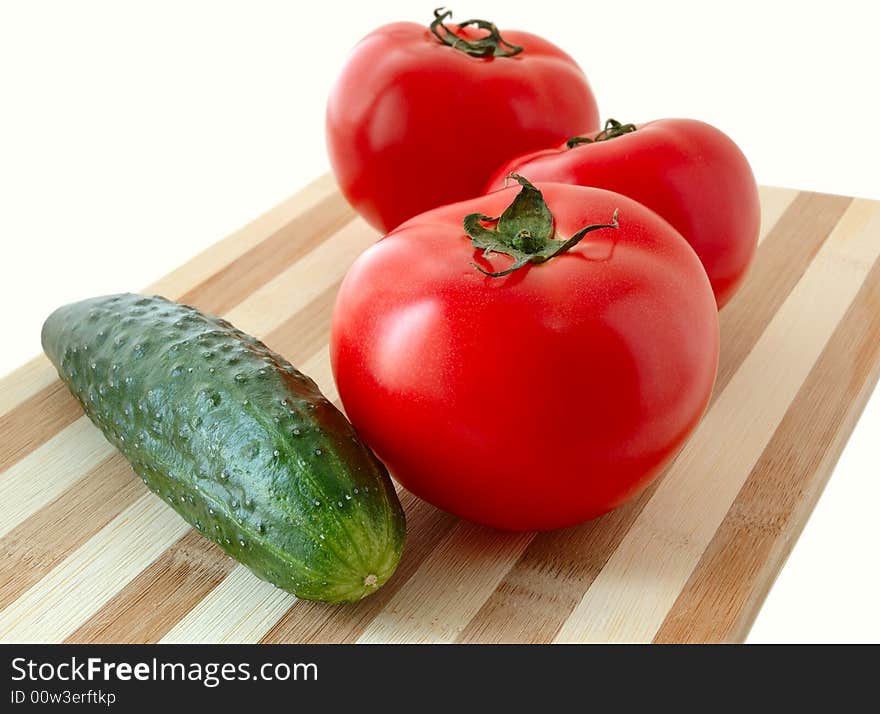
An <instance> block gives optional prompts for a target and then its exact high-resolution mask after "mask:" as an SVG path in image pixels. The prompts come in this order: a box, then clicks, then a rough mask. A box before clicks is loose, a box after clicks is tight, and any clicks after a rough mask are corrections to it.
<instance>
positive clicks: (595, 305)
mask: <svg viewBox="0 0 880 714" xmlns="http://www.w3.org/2000/svg"><path fill="white" fill-rule="evenodd" d="M539 188H540V190H541V191H543V194H544V198H545V199H546V206H549V211H550V213H548V212H547V211H546V206H545V207H544V208H543V209H541V208H540V206H541V205H544V204H543V202H542V201H540V200H539V199H540V193H539V192H538V191H537V190H536V189H535V188H534V187H531V188H529V186H526V187H524V188H523V189H522V191H521V192H520V193H519V194H518V193H517V189H515V188H508V189H507V190H503V191H498V192H496V193H492V194H489V195H486V196H482V197H479V198H474V199H471V200H469V201H464V202H461V203H456V204H453V205H450V206H444V207H442V208H438V209H435V210H433V211H429V212H427V213H425V214H423V215H420V216H417V217H416V218H413V219H412V220H410V221H408V222H406V223H405V224H403V225H402V226H400V227H399V228H398V229H397V230H395V231H393V232H392V233H390V234H389V235H387V236H386V237H385V238H383V239H382V240H380V241H379V242H378V243H376V244H375V245H373V246H372V247H370V248H369V249H368V250H367V251H366V252H364V253H363V254H362V255H361V256H360V258H359V259H358V260H357V261H356V262H355V264H354V266H353V267H352V268H351V270H350V271H349V273H348V275H347V276H346V278H345V280H344V281H343V284H342V287H341V289H340V291H339V296H338V298H337V302H336V306H335V310H334V313H333V320H332V332H331V344H330V356H331V361H332V365H333V372H334V375H335V378H336V384H337V386H338V388H339V394H340V396H341V398H342V401H343V403H344V405H345V409H346V411H347V413H348V416H349V417H350V419H351V420H352V422H353V423H354V424H355V426H356V427H357V429H358V430H359V432H360V433H361V434H362V435H363V436H364V437H365V438H366V440H367V441H368V442H369V443H370V444H371V445H372V446H373V448H374V449H375V450H376V452H377V453H378V455H379V456H380V458H382V459H383V460H384V461H385V462H386V464H387V465H388V467H389V469H390V470H391V472H392V474H393V475H394V476H395V477H396V478H397V479H398V480H399V481H400V482H401V483H402V484H403V485H404V486H406V488H408V489H409V490H410V491H412V492H413V493H415V494H416V495H417V496H419V497H421V498H423V499H425V500H427V501H429V502H431V503H432V504H434V505H436V506H438V507H439V508H442V509H444V510H446V511H450V512H452V513H455V514H457V515H459V516H462V517H464V518H468V519H470V520H473V521H477V522H480V523H484V524H488V525H491V526H495V527H499V528H504V529H509V530H532V529H540V530H544V529H551V528H558V527H561V526H566V525H570V524H573V523H577V522H580V521H583V520H586V519H588V518H592V517H594V516H598V515H599V514H601V513H604V512H605V511H608V510H609V509H612V508H614V507H616V506H618V505H619V504H621V503H623V502H624V501H626V500H627V499H629V498H631V497H632V496H633V495H635V494H636V493H638V492H639V491H640V490H641V489H642V488H644V487H645V486H646V485H647V484H648V483H649V482H650V481H651V480H652V479H653V478H654V476H656V474H657V473H658V471H659V470H660V469H661V467H662V466H663V465H664V464H665V463H667V462H668V461H669V459H670V458H671V457H672V456H673V454H675V452H676V451H677V450H678V449H679V447H680V446H681V445H682V443H683V442H684V440H685V438H686V437H687V436H688V434H689V433H690V432H691V431H692V430H693V429H694V427H695V425H696V424H697V422H698V420H699V419H700V416H701V415H702V413H703V411H704V409H705V407H706V404H707V402H708V399H709V395H710V392H711V389H712V385H713V383H714V379H715V372H716V368H717V362H718V313H717V310H716V308H715V300H714V298H713V296H712V290H711V287H710V285H709V281H708V280H707V278H706V273H705V272H704V270H703V268H702V267H701V265H700V261H699V259H698V258H697V256H696V254H695V253H694V251H693V250H692V249H691V248H690V246H688V244H687V243H686V242H685V240H684V239H683V238H682V237H681V235H679V234H678V233H677V232H676V231H675V229H673V228H672V226H670V225H669V224H668V223H667V222H666V221H664V220H663V219H662V218H660V217H659V216H658V215H657V214H656V213H654V212H653V211H651V210H649V209H647V208H645V207H644V206H643V205H641V204H639V203H637V202H635V201H634V200H632V199H630V198H627V197H625V196H621V195H619V194H616V193H612V192H610V191H604V190H601V189H594V188H584V187H580V186H570V185H562V184H544V185H540V186H539ZM535 194H537V196H535ZM515 197H517V200H516V201H514V198H515ZM522 197H524V198H522ZM509 205H510V207H509V208H508V206H509ZM502 211H504V214H503V215H502V217H501V219H500V220H498V221H497V228H493V227H492V222H491V221H488V220H487V216H498V215H499V214H501V213H502ZM615 211H617V212H618V213H617V217H616V221H617V227H615V226H614V223H613V222H611V223H609V221H612V216H613V215H614V213H615ZM551 213H552V216H553V217H555V224H554V222H553V220H552V218H551V219H550V220H549V222H548V220H547V218H548V216H551ZM466 216H467V220H466V224H467V226H468V231H469V234H470V235H471V236H475V238H474V239H473V242H472V240H471V239H469V238H468V235H466V233H465V230H464V229H463V221H465V217H466ZM591 224H599V225H591ZM548 226H549V228H548ZM585 227H586V232H585V235H583V236H582V239H581V240H580V242H576V241H577V238H578V237H579V236H580V235H581V233H583V232H584V229H585ZM554 230H555V234H554ZM545 231H546V233H545ZM554 235H555V237H554V238H550V236H554ZM569 237H572V238H573V239H574V240H573V241H571V243H576V244H575V245H573V246H572V245H571V243H566V244H565V245H564V246H563V243H562V239H568V238H569ZM512 245H517V246H519V249H516V248H514V247H510V246H512ZM475 246H479V249H477V248H475ZM560 247H568V248H569V249H568V250H567V251H563V252H559V253H558V254H556V255H555V256H551V253H553V252H555V251H557V250H558V249H559V248H560ZM493 248H494V250H495V252H494V253H491V254H489V255H488V256H487V255H486V254H485V252H484V249H488V250H491V249H493ZM498 251H503V252H502V253H499V252H498ZM504 252H507V253H510V254H511V255H513V256H514V257H509V255H504V254H503V253H504ZM515 258H519V260H518V261H516V262H515ZM531 259H533V260H532V262H526V261H529V260H531ZM538 261H544V262H542V263H540V264H536V263H538ZM518 263H524V264H523V266H522V267H520V268H519V269H513V268H514V267H515V265H517V264H518ZM478 266H479V267H478ZM511 269H513V272H512V273H510V274H509V275H504V276H502V277H490V276H489V275H487V274H485V273H484V272H483V271H488V272H494V273H504V272H506V271H510V270H511Z"/></svg>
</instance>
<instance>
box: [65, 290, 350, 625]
mask: <svg viewBox="0 0 880 714" xmlns="http://www.w3.org/2000/svg"><path fill="white" fill-rule="evenodd" d="M338 289H339V282H337V283H334V284H333V285H331V286H330V287H328V288H327V289H326V290H324V292H322V293H321V294H320V295H318V296H317V297H316V298H315V299H314V300H312V301H311V302H310V303H309V304H308V305H306V306H305V307H304V308H303V309H302V310H300V311H299V312H297V313H296V314H295V315H293V316H292V317H290V318H289V319H288V320H286V321H285V322H284V323H282V324H281V325H280V326H279V327H278V328H276V329H275V330H273V331H272V332H271V333H270V334H269V335H268V336H267V337H266V340H265V341H266V344H267V345H269V346H270V347H272V349H275V350H278V351H279V352H281V353H282V354H285V355H286V356H288V358H289V359H290V360H291V361H292V362H293V363H294V364H298V363H299V364H301V363H302V362H304V361H306V360H307V359H308V358H309V357H311V356H312V355H313V354H315V353H316V352H318V350H320V349H321V348H322V347H323V346H324V345H325V344H326V343H327V332H328V330H329V326H330V314H331V312H332V311H333V303H334V301H335V299H336V292H337V290H338ZM120 458H121V457H120ZM76 488H78V486H74V487H73V488H72V489H70V490H69V491H75V490H76ZM233 565H234V561H232V560H231V559H230V558H229V557H228V556H227V555H226V554H225V553H224V552H223V551H222V550H221V549H220V548H218V547H216V546H214V545H213V543H211V542H210V541H208V540H207V539H205V538H202V537H201V536H200V535H199V534H198V533H197V532H196V531H189V532H188V533H187V534H186V535H185V536H184V537H183V538H181V539H180V540H178V541H177V542H176V543H174V544H173V545H172V546H171V547H170V548H168V549H167V550H166V551H165V552H164V553H162V555H161V556H160V557H159V558H157V559H156V560H155V561H154V562H153V563H152V564H151V565H150V566H149V567H148V568H147V569H145V570H144V571H143V572H142V573H140V574H139V575H138V577H136V578H135V579H134V580H132V581H131V582H129V583H128V584H126V585H125V587H123V588H122V589H121V590H120V591H119V592H118V593H116V594H115V595H114V596H113V597H112V598H111V599H110V600H109V601H108V602H107V603H105V605H104V606H103V607H101V608H100V609H99V610H98V611H97V612H96V613H95V614H94V615H93V616H92V617H91V618H89V620H87V621H86V622H85V623H84V624H83V625H82V626H81V627H80V628H79V629H78V630H77V631H76V632H74V633H73V634H72V635H71V637H70V641H71V642H154V641H158V640H159V639H161V638H162V637H163V636H164V635H165V634H166V632H168V630H170V629H171V628H172V627H173V626H174V625H175V624H176V623H177V622H178V621H179V620H180V619H181V618H182V617H183V616H184V615H186V613H188V612H189V611H190V610H191V609H192V608H193V607H195V606H196V605H197V604H198V603H199V602H201V600H203V599H204V598H205V597H206V596H207V595H208V593H210V592H211V590H213V589H214V588H215V587H216V586H217V585H218V584H219V583H220V582H221V581H222V580H223V578H224V577H226V575H227V574H228V573H229V571H230V570H231V569H232V566H233ZM145 638H146V639H145Z"/></svg>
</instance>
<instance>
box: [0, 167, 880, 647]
mask: <svg viewBox="0 0 880 714" xmlns="http://www.w3.org/2000/svg"><path fill="white" fill-rule="evenodd" d="M761 197H762V203H763V209H764V213H763V216H764V223H763V227H762V232H761V243H760V247H759V249H758V255H757V259H756V260H755V264H754V267H753V269H752V271H751V273H750V275H749V277H748V280H747V282H746V283H745V285H744V286H743V288H742V290H741V291H740V293H739V294H738V295H737V297H736V298H735V299H734V300H733V301H732V302H731V303H730V304H729V305H728V306H727V307H726V308H725V309H724V310H723V311H722V313H721V333H722V352H721V364H720V370H719V373H718V382H717V385H716V387H715V393H714V396H713V399H712V403H711V405H710V408H709V411H708V412H707V414H706V417H705V418H704V420H703V422H702V423H701V425H700V427H699V428H698V430H697V431H696V432H695V433H694V435H693V436H692V437H691V439H690V441H689V442H688V443H687V445H686V446H685V448H684V450H683V451H682V452H681V453H680V454H679V456H678V457H677V459H676V460H675V461H674V462H673V464H672V465H671V466H670V467H669V468H668V469H667V470H666V473H665V474H664V476H663V477H662V478H661V479H659V480H658V482H657V483H656V484H655V485H654V486H653V487H652V488H650V489H649V490H648V491H647V492H645V493H644V494H643V495H642V496H641V497H640V498H638V499H637V500H636V501H635V502H633V503H630V504H628V505H626V506H624V507H622V508H620V509H618V510H617V511H615V512H613V513H610V514H608V515H606V516H604V517H602V518H600V519H597V520H595V521H593V522H590V523H585V524H583V525H581V526H578V527H574V528H569V529H566V530H561V531H556V532H551V533H543V534H539V535H533V534H520V535H511V534H506V533H500V532H496V531H492V530H489V529H487V528H482V527H479V526H476V525H473V524H470V523H466V522H463V521H459V520H457V519H456V518H454V517H452V516H450V515H448V514H445V513H442V512H440V511H437V510H436V509H434V508H432V507H431V506H429V505H427V504H426V503H423V502H420V501H418V500H417V499H415V498H414V497H412V496H411V495H410V494H408V493H406V492H401V498H402V501H403V504H404V508H405V509H406V513H407V520H408V530H409V540H408V544H407V549H406V553H405V555H404V558H403V561H402V563H401V565H400V568H399V569H398V571H397V573H396V575H395V576H394V578H393V579H392V580H391V581H390V582H389V583H388V584H387V585H386V586H385V587H384V588H383V589H382V590H380V591H379V592H378V593H377V594H376V595H374V596H372V597H370V598H368V599H367V600H364V601H362V602H360V603H358V604H357V605H353V606H328V605H322V604H317V603H310V602H306V601H297V600H296V599H295V598H294V597H292V596H291V595H289V594H286V593H284V592H281V591H279V590H276V589H274V588H273V587H272V586H271V585H268V584H267V583H264V582H262V581H260V580H258V579H257V578H256V577H254V576H253V575H251V574H250V573H249V572H248V571H247V570H246V569H245V568H243V567H242V566H240V565H237V564H236V563H235V562H234V561H232V560H231V559H229V558H228V557H226V556H225V555H224V554H223V553H222V552H221V551H220V550H219V548H216V547H215V546H213V545H212V544H210V543H209V542H207V541H205V540H204V539H202V538H201V537H200V536H198V535H197V534H196V532H194V531H193V530H191V529H190V528H189V527H188V526H187V525H186V524H185V523H184V522H183V521H182V520H181V519H180V518H179V517H178V516H177V515H176V514H175V513H174V512H173V511H171V509H169V508H167V507H166V506H165V505H164V504H163V503H162V502H160V501H159V499H158V498H156V497H154V496H153V495H152V494H150V493H149V492H147V491H146V489H145V488H144V486H143V484H142V483H141V481H140V480H139V479H137V478H135V477H134V476H133V474H132V472H131V471H130V469H129V468H128V467H127V465H126V463H125V461H124V460H123V459H122V458H121V457H120V456H119V455H118V454H116V453H115V452H114V451H113V449H112V448H111V447H110V445H109V444H108V443H107V442H106V441H105V440H104V438H103V437H102V436H101V434H100V433H99V432H98V430H97V429H96V428H94V427H93V426H92V425H91V423H90V422H89V421H88V420H87V419H86V418H85V417H84V416H83V414H82V411H81V410H80V408H79V406H78V405H77V403H76V402H75V401H74V399H73V398H72V397H71V396H70V395H69V394H68V393H67V392H66V391H65V389H64V388H63V387H62V386H61V384H60V383H59V381H58V379H57V377H56V375H55V372H54V370H53V368H52V367H51V365H50V364H49V362H48V361H47V360H46V359H45V358H44V357H39V358H36V359H34V360H32V361H31V362H29V363H28V364H26V365H25V366H23V367H22V368H20V369H19V370H17V371H16V372H14V373H13V374H11V375H10V376H8V377H7V378H6V379H5V380H3V382H2V383H0V483H2V494H3V497H2V499H0V640H2V641H7V642H156V641H160V642H214V641H218V642H258V641H259V642H382V641H391V642H401V641H416V642H588V641H640V642H643V641H644V642H649V641H655V642H670V641H676V642H677V641H686V642H719V641H721V642H724V641H739V640H742V639H743V638H744V637H745V635H746V633H747V632H748V629H749V627H750V625H751V623H752V621H753V619H754V617H755V615H756V613H757V611H758V608H759V607H760V605H761V603H762V601H763V599H764V597H765V595H766V593H767V591H768V589H769V588H770V585H771V584H772V582H773V580H774V578H775V576H776V574H777V573H778V572H779V569H780V568H781V567H782V564H783V563H784V561H785V558H786V556H787V555H788V553H789V551H790V550H791V548H792V545H793V544H794V541H795V540H796V538H797V536H798V534H799V533H800V531H801V529H802V528H803V525H804V523H805V521H806V520H807V518H808V516H809V514H810V512H811V510H812V508H813V506H814V504H815V502H816V499H817V498H818V497H819V494H820V493H821V491H822V488H823V486H824V484H825V482H826V481H827V479H828V476H829V474H830V473H831V470H832V468H833V466H834V463H835V462H836V460H837V458H838V456H839V454H840V451H841V449H842V448H843V445H844V443H845V442H846V440H847V437H848V436H849V434H850V432H851V431H852V428H853V426H854V424H855V422H856V420H857V418H858V416H859V414H860V413H861V411H862V407H863V406H864V403H865V401H866V399H867V397H868V395H869V394H870V392H871V389H872V387H873V385H874V384H875V382H876V380H877V376H878V365H880V260H878V256H880V203H877V202H872V201H867V200H861V199H852V198H847V197H843V196H830V195H822V194H815V193H806V192H799V191H795V190H789V189H779V188H764V189H762V190H761ZM376 238H377V235H376V233H375V232H374V231H373V230H372V229H370V228H369V227H367V225H366V224H365V223H363V221H361V220H360V219H359V218H357V217H356V216H355V214H354V213H353V212H352V210H351V209H350V208H349V207H348V206H347V205H346V203H345V202H344V201H343V199H342V198H341V197H340V195H339V194H338V193H337V191H336V188H335V186H334V184H333V182H332V180H331V179H329V178H327V177H325V178H321V179H319V180H317V181H316V182H315V183H313V184H311V185H310V186H308V187H307V188H306V189H304V190H303V191H302V192H300V193H299V194H297V195H296V196H294V197H292V198H291V199H289V200H287V201H286V202H284V203H283V204H281V205H280V206H278V207H277V208H275V209H273V210H272V211H270V212H269V213H267V214H266V215H264V216H262V217H261V218H259V219H257V220H256V221H254V222H253V223H252V224H250V225H249V226H247V227H245V228H244V229H242V230H240V231H239V232H237V233H235V234H234V235H232V236H230V237H228V238H226V239H225V240H223V241H221V242H220V243H218V244H217V245H215V246H213V247H212V248H210V249H208V250H207V251H205V252H204V253H202V254H201V255H199V256H197V257H196V258H194V259H193V260H191V261H190V262H189V263H187V264H186V265H184V266H183V267H181V268H179V269H178V270H176V271H174V272H173V273H172V274H171V275H168V276H167V277H165V278H163V279H162V280H160V281H159V282H157V283H155V284H153V285H151V286H150V287H149V288H147V290H146V291H145V292H152V293H160V294H162V295H165V296H167V297H170V298H174V299H177V300H181V301H183V302H186V303H190V304H193V305H195V306H197V307H199V308H201V309H202V310H205V311H207V312H210V313H214V314H223V315H225V316H226V317H227V318H228V319H229V320H231V321H232V322H233V323H234V324H236V325H237V326H239V327H241V328H242V329H244V330H246V331H248V332H251V333H253V334H256V335H258V336H260V337H262V338H263V339H264V340H265V341H266V342H267V343H268V344H269V345H270V346H271V347H273V348H274V349H276V350H278V351H279V352H281V353H282V354H284V355H285V356H287V357H288V358H289V359H290V360H291V361H292V362H293V363H295V364H297V365H298V366H300V367H301V368H302V369H303V371H305V372H306V373H308V374H310V375H312V376H313V377H314V378H315V379H316V381H317V382H318V384H319V385H321V387H322V388H323V390H324V392H325V393H326V394H327V395H328V396H329V397H330V398H331V399H336V400H338V397H337V394H336V391H335V388H334V386H333V380H332V377H331V374H330V369H329V364H328V356H327V355H328V353H327V330H328V324H329V318H330V313H331V310H332V306H333V299H334V295H335V293H336V290H337V288H338V286H339V283H340V280H341V279H342V277H343V275H344V274H345V271H346V269H347V267H348V266H349V265H350V264H351V262H352V261H353V260H354V258H355V257H356V256H357V255H358V254H359V253H360V252H361V251H363V250H364V249H365V248H366V247H367V246H369V245H370V244H371V243H372V242H373V241H374V240H375V239H376ZM841 604H842V603H841Z"/></svg>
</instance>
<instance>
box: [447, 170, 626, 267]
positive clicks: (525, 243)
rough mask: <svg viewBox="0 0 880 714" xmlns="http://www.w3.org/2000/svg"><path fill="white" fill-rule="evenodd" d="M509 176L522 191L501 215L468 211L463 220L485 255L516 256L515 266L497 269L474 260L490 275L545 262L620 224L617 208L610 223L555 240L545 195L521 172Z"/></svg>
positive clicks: (467, 231)
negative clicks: (489, 225)
mask: <svg viewBox="0 0 880 714" xmlns="http://www.w3.org/2000/svg"><path fill="white" fill-rule="evenodd" d="M508 178H512V179H514V180H515V181H517V182H518V183H519V185H520V186H522V190H521V191H520V192H519V193H518V194H517V195H516V198H514V199H513V202H512V203H511V204H510V205H509V206H508V207H507V208H505V209H504V212H503V213H502V214H501V215H500V216H499V217H498V218H492V217H491V216H486V215H484V214H482V213H469V214H468V215H466V216H465V217H464V221H463V223H464V232H465V233H466V234H467V235H468V237H469V238H470V239H471V243H472V245H473V247H474V248H476V249H478V250H482V251H483V257H488V256H489V255H490V254H491V253H503V254H505V255H509V256H510V257H511V258H513V265H511V266H510V267H509V268H508V269H507V270H500V271H498V272H491V271H488V270H484V269H483V268H481V267H480V266H479V265H477V264H476V263H471V265H473V266H474V267H475V268H476V269H477V270H479V271H480V272H481V273H483V274H484V275H487V276H489V277H490V278H501V277H504V276H505V275H510V274H511V273H513V272H514V271H516V270H519V269H520V268H522V267H523V266H525V265H527V264H529V263H534V264H540V263H546V262H547V261H548V260H550V259H551V258H555V257H556V256H557V255H561V254H562V253H565V252H566V251H568V250H571V249H572V248H574V247H575V246H576V245H577V244H578V243H580V242H581V240H582V239H583V238H584V236H585V235H587V233H591V232H593V231H597V230H600V229H602V228H618V227H619V224H618V222H617V214H618V211H617V209H615V210H614V214H613V215H612V216H611V222H610V223H594V224H592V225H589V226H586V227H584V228H581V229H580V230H579V231H578V232H577V233H575V234H574V235H573V236H572V237H571V238H569V239H568V240H555V239H554V235H555V233H556V227H555V221H554V219H553V214H552V213H550V209H549V208H548V207H547V203H546V201H544V196H543V194H542V193H541V192H540V191H539V190H538V189H537V188H536V187H535V186H533V185H532V184H531V182H530V181H529V180H528V179H527V178H525V177H523V176H520V175H519V174H510V176H509V177H508ZM484 223H491V224H494V227H493V228H488V227H486V226H485V225H483V224H484Z"/></svg>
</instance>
